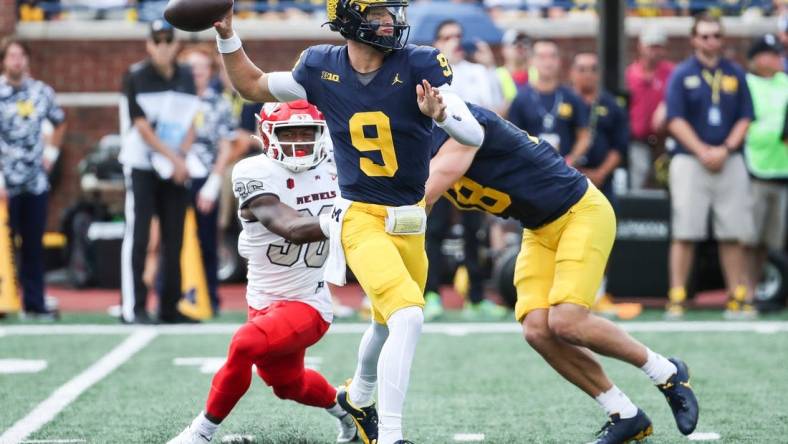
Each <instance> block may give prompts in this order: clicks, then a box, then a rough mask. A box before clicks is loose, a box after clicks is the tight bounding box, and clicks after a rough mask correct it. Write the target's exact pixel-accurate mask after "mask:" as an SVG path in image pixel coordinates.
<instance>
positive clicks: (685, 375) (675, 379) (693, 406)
mask: <svg viewBox="0 0 788 444" xmlns="http://www.w3.org/2000/svg"><path fill="white" fill-rule="evenodd" d="M668 361H670V362H672V363H673V364H674V365H675V366H676V369H677V370H676V373H675V374H674V375H673V376H671V377H670V379H668V382H666V383H664V384H659V385H657V388H658V389H659V391H661V392H662V394H663V395H665V398H666V399H667V400H668V404H670V409H671V410H673V417H674V418H676V426H678V428H679V431H680V432H681V433H683V434H685V435H689V434H690V433H692V432H693V431H695V426H697V425H698V414H699V408H698V399H697V398H696V397H695V392H693V391H692V387H691V386H690V375H689V368H688V367H687V364H686V363H685V362H684V361H682V360H681V359H679V358H670V359H668Z"/></svg>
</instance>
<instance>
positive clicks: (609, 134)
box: [570, 52, 629, 206]
mask: <svg viewBox="0 0 788 444" xmlns="http://www.w3.org/2000/svg"><path fill="white" fill-rule="evenodd" d="M570 75H571V80H572V87H573V88H574V89H575V92H576V93H577V94H578V95H579V96H580V98H581V99H582V100H583V102H584V103H585V104H586V105H587V108H586V112H587V113H588V126H589V130H590V131H591V147H590V148H589V149H588V152H586V155H585V156H584V158H582V159H580V160H579V161H578V162H577V165H578V169H579V170H580V172H582V173H583V174H585V175H586V177H588V178H589V179H591V182H593V183H594V185H596V186H597V188H599V190H600V191H602V193H603V194H604V195H605V197H607V200H609V201H610V203H612V204H613V205H614V206H615V195H614V194H613V171H614V170H615V169H616V168H618V167H619V166H620V165H621V163H622V162H623V161H624V158H625V157H626V151H627V145H628V144H629V121H628V120H629V119H628V116H627V114H626V111H624V109H623V108H622V107H621V106H619V104H618V103H617V102H616V98H615V97H613V95H612V94H610V93H609V92H607V91H604V90H600V88H599V59H598V57H597V55H596V54H595V53H592V52H581V53H578V54H576V55H575V56H574V58H573V60H572V69H571V73H570Z"/></svg>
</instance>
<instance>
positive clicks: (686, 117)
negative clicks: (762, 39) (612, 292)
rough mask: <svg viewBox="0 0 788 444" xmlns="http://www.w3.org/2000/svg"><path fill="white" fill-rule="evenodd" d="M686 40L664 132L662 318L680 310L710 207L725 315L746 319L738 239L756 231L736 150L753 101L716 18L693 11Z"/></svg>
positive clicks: (673, 77) (750, 116) (746, 181)
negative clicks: (667, 242)
mask: <svg viewBox="0 0 788 444" xmlns="http://www.w3.org/2000/svg"><path fill="white" fill-rule="evenodd" d="M691 43H692V47H693V48H694V54H693V55H692V56H691V57H689V58H688V59H687V60H685V61H684V62H682V63H681V64H679V65H678V66H677V67H676V69H675V70H674V71H673V74H672V75H671V77H670V79H669V81H668V89H667V93H666V100H665V101H666V103H667V121H668V132H669V133H670V135H671V136H672V137H673V138H674V139H675V142H676V143H675V147H674V148H673V149H672V150H671V154H672V159H671V163H670V179H669V180H670V192H671V209H672V229H671V233H672V237H673V240H672V243H671V247H670V259H669V263H670V290H669V299H670V301H669V302H668V305H667V312H666V317H668V318H669V319H676V318H681V317H682V316H683V314H684V301H685V299H686V297H687V292H686V290H685V286H686V284H687V279H688V277H689V270H690V267H691V265H692V262H693V257H694V253H695V249H694V245H695V242H697V241H701V240H704V239H706V238H707V237H708V230H707V228H708V224H707V221H708V217H709V212H710V211H711V212H712V213H713V216H714V217H713V222H714V227H713V229H714V237H715V238H716V240H717V241H718V242H719V250H720V263H721V265H722V269H723V272H724V275H725V282H726V284H727V290H728V294H729V298H730V299H729V302H728V306H727V308H728V309H727V310H726V315H727V316H729V317H739V316H751V315H753V314H754V312H753V311H752V306H751V304H750V303H749V302H748V301H749V300H750V298H751V295H750V294H749V293H750V292H749V291H748V289H747V285H748V284H747V274H746V266H745V253H744V248H743V246H742V242H743V241H745V240H747V239H749V238H751V237H752V231H753V230H754V229H755V228H754V223H753V220H752V217H751V211H750V205H751V198H750V194H749V187H750V179H749V177H748V175H747V169H746V167H745V165H744V160H743V159H742V156H741V147H742V143H743V141H744V137H745V135H746V133H747V129H748V127H749V125H750V121H752V119H753V105H752V98H751V97H750V91H749V89H748V87H747V81H746V78H745V73H744V70H743V69H742V68H741V67H740V66H739V65H737V64H736V63H734V62H733V61H730V60H727V59H725V58H723V56H722V48H723V41H722V25H721V23H720V20H719V19H718V18H716V17H713V16H710V15H706V14H703V15H700V16H698V17H697V18H696V19H695V21H694V23H693V25H692V33H691Z"/></svg>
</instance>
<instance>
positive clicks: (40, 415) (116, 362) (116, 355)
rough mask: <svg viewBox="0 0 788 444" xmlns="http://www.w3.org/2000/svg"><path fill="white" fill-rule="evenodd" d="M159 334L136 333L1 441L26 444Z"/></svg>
mask: <svg viewBox="0 0 788 444" xmlns="http://www.w3.org/2000/svg"><path fill="white" fill-rule="evenodd" d="M157 335H158V331H156V330H155V329H152V328H148V329H140V330H137V331H134V332H133V334H132V335H131V336H129V337H128V338H126V340H124V341H123V342H121V343H120V345H118V346H117V347H115V348H114V349H113V350H112V351H111V352H109V353H107V354H106V355H104V356H103V357H102V358H101V359H99V360H98V361H96V362H95V363H93V365H91V366H90V367H88V368H87V369H86V370H85V371H83V372H82V373H80V374H79V375H77V376H75V377H74V378H73V379H71V380H70V381H68V382H67V383H65V384H63V385H62V386H60V387H59V388H58V389H57V390H55V391H54V392H53V393H52V394H51V395H49V398H47V399H45V400H44V401H43V402H41V403H40V404H38V405H37V406H36V407H35V408H34V409H33V410H32V411H31V412H30V413H28V414H27V416H25V417H24V418H22V419H20V420H19V421H17V422H16V423H15V424H14V425H13V426H11V428H10V429H8V430H6V431H5V433H3V434H2V435H0V442H1V443H3V444H17V443H20V442H22V441H24V439H25V438H27V437H28V436H30V435H31V434H32V433H35V432H36V431H37V430H39V429H40V428H41V427H43V426H44V425H46V424H47V423H48V422H49V421H51V420H52V419H54V418H55V416H57V414H58V413H60V412H61V411H63V409H65V408H66V407H67V406H68V405H69V404H71V403H72V402H74V400H75V399H77V398H78V397H79V395H81V394H82V393H83V392H84V391H85V390H87V389H89V388H90V387H91V386H92V385H93V384H95V383H97V382H99V381H101V380H102V379H104V378H105V377H106V376H107V375H109V374H110V373H112V372H113V371H114V370H115V369H116V368H118V367H120V366H121V365H122V364H123V363H124V362H126V361H128V360H129V358H131V357H132V356H134V354H136V353H137V352H138V351H140V350H142V349H143V348H145V346H146V345H148V344H149V343H150V341H151V340H153V338H155V337H156V336H157ZM48 442H51V441H48Z"/></svg>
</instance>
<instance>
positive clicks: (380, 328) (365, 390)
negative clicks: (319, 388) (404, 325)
mask: <svg viewBox="0 0 788 444" xmlns="http://www.w3.org/2000/svg"><path fill="white" fill-rule="evenodd" d="M388 336H389V329H388V327H386V326H385V325H383V324H378V323H377V322H375V321H372V324H371V325H370V326H369V328H367V330H366V331H365V332H364V336H362V337H361V344H359V347H358V366H356V373H355V374H354V375H353V380H352V381H351V383H350V387H349V388H348V394H349V395H350V402H352V403H353V404H354V405H356V406H361V407H364V406H367V405H370V404H371V403H372V395H373V393H374V392H375V383H376V382H377V381H378V358H379V357H380V350H381V349H382V348H383V344H385V343H386V338H388Z"/></svg>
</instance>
